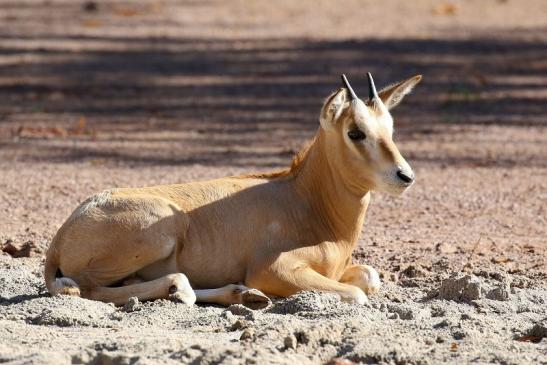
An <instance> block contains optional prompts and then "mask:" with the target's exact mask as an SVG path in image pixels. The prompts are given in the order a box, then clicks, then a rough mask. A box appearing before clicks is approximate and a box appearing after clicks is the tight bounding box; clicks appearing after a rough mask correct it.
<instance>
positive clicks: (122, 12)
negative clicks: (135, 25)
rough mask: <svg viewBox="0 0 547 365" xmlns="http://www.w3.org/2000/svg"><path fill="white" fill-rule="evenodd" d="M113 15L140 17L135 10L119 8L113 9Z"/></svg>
mask: <svg viewBox="0 0 547 365" xmlns="http://www.w3.org/2000/svg"><path fill="white" fill-rule="evenodd" d="M114 14H116V15H118V16H126V17H130V16H135V15H140V12H139V11H138V10H137V9H133V8H127V7H123V8H122V7H119V8H115V9H114Z"/></svg>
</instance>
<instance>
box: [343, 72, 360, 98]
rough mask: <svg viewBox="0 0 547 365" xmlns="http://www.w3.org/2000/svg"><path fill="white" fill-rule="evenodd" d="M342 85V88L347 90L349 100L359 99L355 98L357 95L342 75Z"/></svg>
mask: <svg viewBox="0 0 547 365" xmlns="http://www.w3.org/2000/svg"><path fill="white" fill-rule="evenodd" d="M342 83H343V84H344V86H345V87H346V89H348V91H349V94H350V95H351V100H357V99H359V98H358V97H357V95H356V94H355V91H353V89H352V88H351V85H350V84H349V81H348V79H347V77H346V75H344V74H342Z"/></svg>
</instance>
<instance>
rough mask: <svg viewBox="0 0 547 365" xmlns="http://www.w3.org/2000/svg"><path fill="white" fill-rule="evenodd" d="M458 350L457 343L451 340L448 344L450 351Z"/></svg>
mask: <svg viewBox="0 0 547 365" xmlns="http://www.w3.org/2000/svg"><path fill="white" fill-rule="evenodd" d="M457 350H458V344H457V343H456V342H452V344H451V345H450V351H452V352H454V351H457Z"/></svg>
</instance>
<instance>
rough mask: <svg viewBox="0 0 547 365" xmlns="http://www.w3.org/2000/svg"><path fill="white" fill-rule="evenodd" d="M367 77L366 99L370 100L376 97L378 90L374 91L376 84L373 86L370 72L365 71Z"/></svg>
mask: <svg viewBox="0 0 547 365" xmlns="http://www.w3.org/2000/svg"><path fill="white" fill-rule="evenodd" d="M367 78H368V100H370V101H372V100H373V99H376V98H377V97H378V91H376V86H374V79H373V78H372V75H371V74H370V72H367Z"/></svg>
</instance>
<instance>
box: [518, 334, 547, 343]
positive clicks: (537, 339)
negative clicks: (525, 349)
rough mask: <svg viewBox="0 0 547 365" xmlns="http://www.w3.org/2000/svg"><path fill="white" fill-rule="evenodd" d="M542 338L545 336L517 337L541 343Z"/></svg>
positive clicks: (520, 339) (523, 340) (524, 340)
mask: <svg viewBox="0 0 547 365" xmlns="http://www.w3.org/2000/svg"><path fill="white" fill-rule="evenodd" d="M542 339H543V337H541V336H522V337H519V338H517V341H520V342H533V343H539V342H541V340H542Z"/></svg>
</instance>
